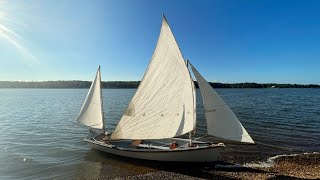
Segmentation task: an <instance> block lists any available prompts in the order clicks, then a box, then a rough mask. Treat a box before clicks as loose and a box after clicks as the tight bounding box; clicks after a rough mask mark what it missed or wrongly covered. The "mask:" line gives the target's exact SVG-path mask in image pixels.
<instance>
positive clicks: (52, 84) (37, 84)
mask: <svg viewBox="0 0 320 180" xmlns="http://www.w3.org/2000/svg"><path fill="white" fill-rule="evenodd" d="M194 83H195V86H196V88H198V84H197V82H196V81H195V82H194ZM139 84H140V81H106V82H102V88H110V89H116V88H127V89H130V88H137V87H138V86H139ZM90 85H91V81H79V80H73V81H0V88H43V89H73V88H83V89H85V88H89V87H90ZM210 85H211V86H212V87H213V88H320V84H279V83H254V82H245V83H219V82H210Z"/></svg>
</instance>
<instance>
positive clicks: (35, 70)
mask: <svg viewBox="0 0 320 180" xmlns="http://www.w3.org/2000/svg"><path fill="white" fill-rule="evenodd" d="M162 13H165V14H166V17H167V19H168V21H169V24H170V26H171V28H172V30H173V33H174V34H175V36H176V39H177V41H178V43H179V45H180V48H181V50H182V53H183V55H184V57H185V58H187V59H189V60H190V61H191V62H192V63H193V65H194V66H195V67H196V68H197V69H198V70H199V71H200V73H202V75H203V76H204V77H205V78H206V79H207V80H208V81H219V82H229V83H230V82H258V83H268V82H276V83H301V84H309V83H316V84H320V1H311V0H310V1H294V0H290V1H278V0H274V1H272V0H266V1H260V0H259V1H256V0H252V1H238V0H234V1H228V0H221V1H218V0H215V1H209V0H208V1H205V0H202V1H195V0H194V1H192V0H189V1H185V0H176V1H170V0H161V1H149V0H135V1H124V0H114V1H107V0H101V1H94V0H92V1H91V0H90V1H87V0H56V1H52V0H25V1H23V0H19V1H18V0H0V80H24V81H42V80H92V79H93V77H94V74H95V71H96V69H97V66H98V65H99V64H100V65H101V68H102V78H103V80H104V81H112V80H140V79H141V78H142V76H143V73H144V71H145V69H146V67H147V65H148V63H149V60H150V57H151V56H152V53H153V50H154V48H155V46H156V42H157V39H158V36H159V32H160V26H161V20H162V15H161V14H162Z"/></svg>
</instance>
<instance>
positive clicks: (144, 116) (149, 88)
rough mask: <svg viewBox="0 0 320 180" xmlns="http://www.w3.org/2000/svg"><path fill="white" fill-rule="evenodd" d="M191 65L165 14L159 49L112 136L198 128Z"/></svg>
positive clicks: (156, 136)
mask: <svg viewBox="0 0 320 180" xmlns="http://www.w3.org/2000/svg"><path fill="white" fill-rule="evenodd" d="M192 86H193V84H192V82H191V79H190V74H189V71H188V68H187V66H186V64H185V61H184V59H183V56H182V54H181V52H180V49H179V47H178V44H177V42H176V40H175V38H174V36H173V34H172V31H171V29H170V27H169V25H168V23H167V20H166V19H165V17H163V21H162V27H161V32H160V36H159V40H158V43H157V46H156V49H155V51H154V53H153V56H152V58H151V61H150V64H149V66H148V68H147V70H146V72H145V75H144V77H143V79H142V81H141V83H140V85H139V87H138V89H137V91H136V93H135V95H134V97H133V98H132V100H131V102H130V104H129V106H128V109H127V111H126V112H125V114H124V115H123V116H122V118H121V120H120V122H119V123H118V125H117V127H116V128H115V130H114V132H113V133H112V135H111V138H112V139H163V138H171V137H175V136H179V135H182V134H185V133H188V132H190V131H192V130H193V129H194V128H195V108H194V107H195V100H194V90H193V87H192Z"/></svg>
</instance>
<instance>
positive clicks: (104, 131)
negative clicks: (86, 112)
mask: <svg viewBox="0 0 320 180" xmlns="http://www.w3.org/2000/svg"><path fill="white" fill-rule="evenodd" d="M98 71H99V79H100V82H99V83H100V101H101V117H102V129H103V134H106V129H105V125H104V112H103V99H102V82H101V72H100V65H99V68H98Z"/></svg>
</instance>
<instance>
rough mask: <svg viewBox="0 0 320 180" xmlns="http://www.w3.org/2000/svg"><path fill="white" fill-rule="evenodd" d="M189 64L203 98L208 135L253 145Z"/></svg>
mask: <svg viewBox="0 0 320 180" xmlns="http://www.w3.org/2000/svg"><path fill="white" fill-rule="evenodd" d="M189 64H190V66H191V69H192V71H193V74H194V75H195V77H196V79H197V82H198V85H199V88H200V91H201V95H202V97H203V104H204V112H205V117H206V120H207V131H208V134H209V135H212V136H215V137H218V138H222V139H226V140H229V141H236V142H243V143H254V141H253V140H252V138H251V137H250V135H249V134H248V132H247V131H246V130H245V128H244V127H243V126H242V124H241V123H240V121H239V120H238V118H237V117H236V116H235V114H234V113H233V112H232V110H231V109H230V108H229V106H228V105H227V104H226V103H225V102H224V101H223V99H222V98H221V97H220V96H219V95H218V93H217V92H216V91H215V90H214V89H213V88H212V87H211V86H210V85H209V83H208V82H207V81H206V80H205V79H204V78H203V77H202V76H201V75H200V73H199V72H198V71H197V70H196V69H195V68H194V67H193V66H192V64H191V63H190V62H189Z"/></svg>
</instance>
